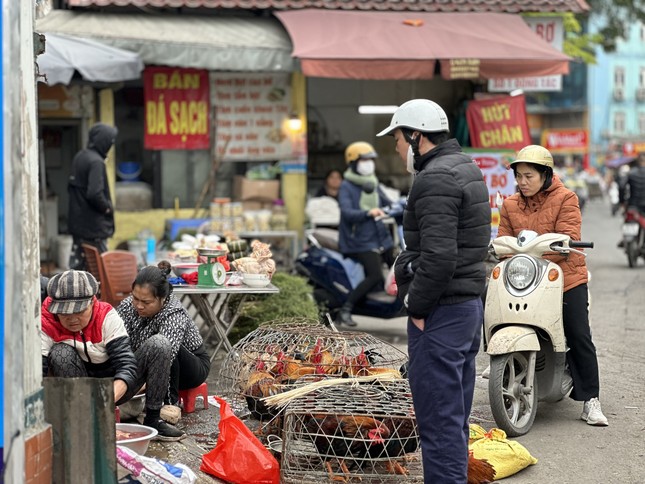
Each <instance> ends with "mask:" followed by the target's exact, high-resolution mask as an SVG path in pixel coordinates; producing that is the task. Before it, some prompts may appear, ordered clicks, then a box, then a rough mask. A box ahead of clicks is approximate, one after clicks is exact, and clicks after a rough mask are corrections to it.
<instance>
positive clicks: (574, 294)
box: [498, 145, 608, 426]
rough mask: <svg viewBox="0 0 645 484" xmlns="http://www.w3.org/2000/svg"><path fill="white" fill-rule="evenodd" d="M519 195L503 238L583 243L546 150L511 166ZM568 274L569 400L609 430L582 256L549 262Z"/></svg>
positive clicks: (577, 215)
mask: <svg viewBox="0 0 645 484" xmlns="http://www.w3.org/2000/svg"><path fill="white" fill-rule="evenodd" d="M511 168H512V170H513V173H514V174H515V180H516V182H517V185H518V188H519V192H518V193H516V194H515V195H513V196H511V197H509V198H507V199H506V200H504V204H503V205H502V208H501V210H500V222H499V231H498V236H504V235H510V236H513V237H517V235H518V234H519V233H520V232H521V231H522V230H525V229H528V230H533V231H534V232H537V233H538V234H540V235H541V234H547V233H558V234H565V235H568V236H569V237H571V239H572V240H580V229H581V225H582V215H581V212H580V206H579V203H578V197H577V196H576V194H575V193H573V192H572V191H571V190H569V189H567V188H566V187H565V186H564V184H563V183H562V182H561V181H560V180H559V179H558V178H557V177H556V176H554V175H553V157H552V156H551V153H550V152H549V150H547V149H546V148H544V147H542V146H538V145H530V146H526V147H525V148H523V149H521V150H520V151H519V153H518V154H517V159H516V160H515V161H513V162H512V163H511ZM548 258H549V259H551V260H552V261H553V262H555V263H557V264H558V265H559V266H560V267H561V268H562V272H563V273H564V295H563V301H564V306H563V310H562V317H563V322H564V334H565V336H566V338H567V344H568V346H569V351H568V352H567V363H568V365H569V370H570V371H571V377H572V378H573V390H572V391H571V394H570V397H571V398H573V399H574V400H578V401H583V402H584V405H583V411H582V415H581V416H580V418H581V419H582V420H584V421H586V422H587V423H588V424H589V425H595V426H606V425H608V422H607V418H606V417H605V416H604V415H603V413H602V410H601V408H600V401H599V399H598V397H599V394H600V383H599V377H598V359H597V357H596V347H595V346H594V343H593V341H592V339H591V329H590V327H589V311H588V303H589V299H588V298H589V295H588V288H587V282H588V276H587V265H586V263H585V259H584V257H583V256H581V255H580V254H574V253H572V254H569V255H568V256H561V255H553V256H548Z"/></svg>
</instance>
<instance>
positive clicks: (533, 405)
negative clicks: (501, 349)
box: [488, 353, 538, 437]
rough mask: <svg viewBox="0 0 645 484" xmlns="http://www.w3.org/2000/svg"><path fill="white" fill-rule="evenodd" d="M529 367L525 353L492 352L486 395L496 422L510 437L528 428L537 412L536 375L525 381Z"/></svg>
mask: <svg viewBox="0 0 645 484" xmlns="http://www.w3.org/2000/svg"><path fill="white" fill-rule="evenodd" d="M528 367H529V359H528V358H527V354H526V353H510V354H506V355H496V356H491V360H490V376H489V380H488V398H489V400H490V406H491V410H492V411H493V418H494V419H495V422H496V423H497V425H498V427H499V428H501V429H502V430H503V431H504V432H506V435H508V436H509V437H518V436H520V435H524V434H526V433H527V432H528V431H529V430H531V427H532V426H533V421H534V420H535V415H536V414H537V404H538V399H537V394H538V393H537V378H536V377H535V376H534V377H533V381H532V382H528V381H527V375H528ZM530 385H532V388H531V390H530V391H529V386H530Z"/></svg>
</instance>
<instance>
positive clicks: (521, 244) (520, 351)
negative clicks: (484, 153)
mask: <svg viewBox="0 0 645 484" xmlns="http://www.w3.org/2000/svg"><path fill="white" fill-rule="evenodd" d="M592 247H593V243H587V242H576V241H573V240H571V239H570V237H569V236H568V235H563V234H543V235H538V234H537V233H536V232H533V231H530V230H524V231H522V232H521V233H520V234H519V235H518V236H517V238H516V237H510V236H505V237H498V238H497V239H495V240H493V242H492V250H493V251H494V254H495V255H496V257H498V258H500V257H501V258H503V259H502V260H501V262H500V263H499V264H497V265H496V266H495V268H494V269H493V271H492V274H491V277H490V279H489V283H488V290H487V293H486V305H485V310H484V337H485V342H486V352H487V353H488V354H489V355H490V374H489V379H488V395H489V399H490V405H491V409H492V412H493V417H494V418H495V422H496V423H497V425H498V426H499V427H500V428H501V429H502V430H504V431H505V432H506V434H507V435H508V436H510V437H516V436H520V435H524V434H526V433H527V432H528V431H529V430H530V429H531V427H532V425H533V422H534V420H535V416H536V414H537V408H538V401H545V402H557V401H559V400H562V399H563V398H564V397H565V396H566V395H567V394H568V393H569V392H570V391H571V388H572V387H573V381H572V379H571V376H570V374H569V373H568V369H567V363H566V352H567V346H566V341H565V336H564V328H563V321H562V295H563V287H564V277H563V273H562V269H560V267H559V266H558V265H557V264H555V263H554V262H551V261H549V260H547V259H544V258H543V256H544V255H545V254H549V253H551V254H552V253H560V254H569V253H571V252H575V253H578V254H582V255H586V254H584V252H581V251H579V250H577V249H576V248H592ZM504 257H506V258H504Z"/></svg>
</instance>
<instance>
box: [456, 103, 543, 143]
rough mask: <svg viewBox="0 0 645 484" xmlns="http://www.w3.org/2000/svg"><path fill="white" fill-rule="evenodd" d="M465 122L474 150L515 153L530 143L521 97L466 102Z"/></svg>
mask: <svg viewBox="0 0 645 484" xmlns="http://www.w3.org/2000/svg"><path fill="white" fill-rule="evenodd" d="M466 119H467V121H468V131H469V133H470V144H471V145H472V146H473V147H474V148H485V149H499V148H510V149H514V150H516V151H517V150H520V149H522V148H523V147H524V146H526V145H529V144H531V135H530V133H529V125H528V122H527V119H526V102H525V98H524V96H501V97H494V98H490V99H482V100H475V101H469V102H468V108H467V110H466Z"/></svg>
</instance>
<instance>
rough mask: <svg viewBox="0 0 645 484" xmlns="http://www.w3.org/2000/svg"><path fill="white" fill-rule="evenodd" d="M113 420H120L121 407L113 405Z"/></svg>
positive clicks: (117, 421) (118, 421)
mask: <svg viewBox="0 0 645 484" xmlns="http://www.w3.org/2000/svg"><path fill="white" fill-rule="evenodd" d="M114 420H115V422H116V423H120V422H121V409H120V408H119V407H114Z"/></svg>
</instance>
